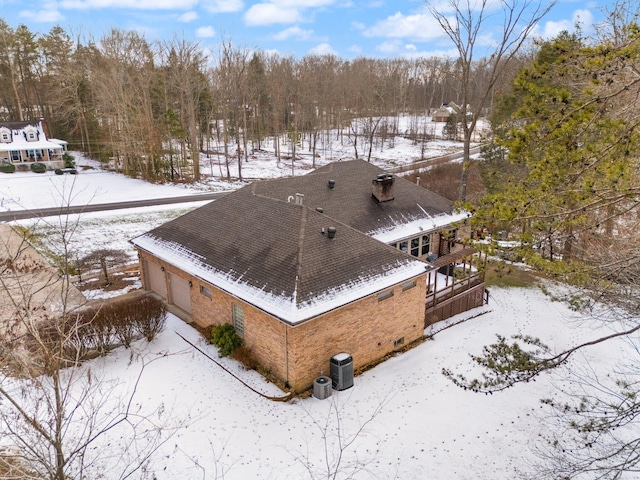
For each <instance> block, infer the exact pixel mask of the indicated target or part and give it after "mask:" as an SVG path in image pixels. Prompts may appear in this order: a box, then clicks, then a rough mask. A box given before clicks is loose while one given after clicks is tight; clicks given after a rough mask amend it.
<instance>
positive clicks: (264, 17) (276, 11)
mask: <svg viewBox="0 0 640 480" xmlns="http://www.w3.org/2000/svg"><path fill="white" fill-rule="evenodd" d="M244 21H245V23H246V24H247V25H250V26H257V25H272V24H274V23H298V22H301V21H302V15H301V14H300V12H299V11H298V9H297V8H290V7H288V6H280V5H276V4H275V3H257V4H255V5H252V6H251V7H250V8H249V10H247V12H246V13H245V15H244Z"/></svg>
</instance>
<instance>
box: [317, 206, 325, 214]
mask: <svg viewBox="0 0 640 480" xmlns="http://www.w3.org/2000/svg"><path fill="white" fill-rule="evenodd" d="M316 212H318V213H324V208H322V207H316Z"/></svg>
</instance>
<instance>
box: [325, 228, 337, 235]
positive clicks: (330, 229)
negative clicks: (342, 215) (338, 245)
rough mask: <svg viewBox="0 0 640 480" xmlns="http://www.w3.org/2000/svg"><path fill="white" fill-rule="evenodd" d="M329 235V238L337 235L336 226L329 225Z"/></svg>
mask: <svg viewBox="0 0 640 480" xmlns="http://www.w3.org/2000/svg"><path fill="white" fill-rule="evenodd" d="M327 236H328V237H329V238H334V237H335V236H336V227H329V228H328V229H327Z"/></svg>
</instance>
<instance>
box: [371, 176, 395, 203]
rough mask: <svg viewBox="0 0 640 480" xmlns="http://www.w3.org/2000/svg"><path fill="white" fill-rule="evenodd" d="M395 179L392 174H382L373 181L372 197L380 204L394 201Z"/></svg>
mask: <svg viewBox="0 0 640 480" xmlns="http://www.w3.org/2000/svg"><path fill="white" fill-rule="evenodd" d="M395 180H396V179H395V177H394V176H393V174H391V173H381V174H379V175H378V176H377V177H376V178H374V179H373V180H372V181H371V195H372V196H373V198H374V199H375V200H376V201H377V202H379V203H382V202H388V201H390V200H393V198H394V195H395Z"/></svg>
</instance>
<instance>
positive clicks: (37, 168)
mask: <svg viewBox="0 0 640 480" xmlns="http://www.w3.org/2000/svg"><path fill="white" fill-rule="evenodd" d="M31 171H32V172H33V173H44V172H46V171H47V166H46V165H45V164H44V163H32V164H31Z"/></svg>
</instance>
